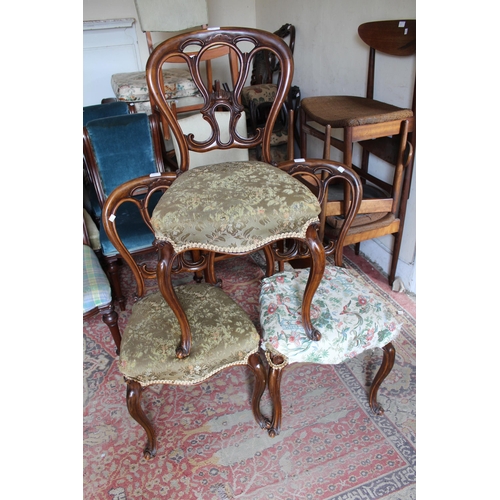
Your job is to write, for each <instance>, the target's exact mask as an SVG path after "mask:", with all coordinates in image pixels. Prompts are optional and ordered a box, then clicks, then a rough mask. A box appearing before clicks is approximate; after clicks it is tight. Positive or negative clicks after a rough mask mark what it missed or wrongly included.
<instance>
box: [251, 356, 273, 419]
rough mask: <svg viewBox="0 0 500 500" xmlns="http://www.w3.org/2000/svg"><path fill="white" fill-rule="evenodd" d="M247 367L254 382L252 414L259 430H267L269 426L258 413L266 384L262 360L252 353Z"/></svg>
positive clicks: (259, 412)
mask: <svg viewBox="0 0 500 500" xmlns="http://www.w3.org/2000/svg"><path fill="white" fill-rule="evenodd" d="M248 365H249V366H250V368H251V369H252V371H253V374H254V377H255V382H254V388H253V394H252V412H253V416H254V418H255V420H256V421H257V423H258V424H259V425H260V428H261V429H267V428H268V427H269V425H270V422H269V420H268V419H266V418H264V416H263V415H262V413H261V411H260V401H261V399H262V394H264V390H265V389H266V384H267V373H266V369H265V368H264V364H263V363H262V358H261V357H260V355H259V354H258V353H256V352H255V353H253V354H251V355H250V357H249V358H248Z"/></svg>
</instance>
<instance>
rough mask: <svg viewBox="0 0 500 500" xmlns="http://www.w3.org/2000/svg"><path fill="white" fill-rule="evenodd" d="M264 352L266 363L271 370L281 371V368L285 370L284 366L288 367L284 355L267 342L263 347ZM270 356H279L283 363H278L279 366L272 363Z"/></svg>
mask: <svg viewBox="0 0 500 500" xmlns="http://www.w3.org/2000/svg"><path fill="white" fill-rule="evenodd" d="M264 352H265V354H266V359H267V362H268V363H269V366H270V367H271V368H274V369H276V370H283V368H285V366H287V365H288V358H287V357H286V356H285V355H284V354H281V352H279V351H277V350H276V349H275V348H274V347H273V346H272V345H271V344H270V343H269V342H266V344H265V346H264ZM272 355H275V356H281V357H282V358H283V362H282V363H280V364H279V365H278V364H276V363H273V361H272V359H271V356H272Z"/></svg>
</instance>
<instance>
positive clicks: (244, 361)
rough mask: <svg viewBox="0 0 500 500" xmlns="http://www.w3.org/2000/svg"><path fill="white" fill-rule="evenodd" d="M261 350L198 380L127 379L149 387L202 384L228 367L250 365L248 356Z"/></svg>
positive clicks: (249, 354) (257, 349) (251, 352)
mask: <svg viewBox="0 0 500 500" xmlns="http://www.w3.org/2000/svg"><path fill="white" fill-rule="evenodd" d="M258 351H259V348H258V347H257V348H256V349H254V350H253V351H250V352H249V353H248V354H247V355H246V356H245V358H244V359H242V360H241V361H235V362H234V363H228V364H226V365H224V366H221V367H219V368H217V369H215V370H213V371H211V372H210V373H209V374H208V375H205V376H204V377H202V378H200V379H197V380H192V381H190V382H188V381H184V380H148V381H146V382H144V381H143V380H139V379H138V378H136V377H125V380H134V381H136V382H138V383H139V384H141V387H148V386H150V385H155V384H166V385H185V386H187V385H197V384H201V383H202V382H205V380H208V379H209V378H210V377H212V376H214V375H215V374H216V373H218V372H220V371H222V370H225V369H226V368H230V367H231V366H239V365H248V358H249V357H250V356H251V355H252V354H255V353H256V352H258Z"/></svg>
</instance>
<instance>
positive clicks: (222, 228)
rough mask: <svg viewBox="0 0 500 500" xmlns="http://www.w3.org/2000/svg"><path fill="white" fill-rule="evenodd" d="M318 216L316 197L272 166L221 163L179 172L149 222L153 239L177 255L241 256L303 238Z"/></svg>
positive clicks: (259, 163) (256, 163) (295, 180)
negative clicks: (208, 252)
mask: <svg viewBox="0 0 500 500" xmlns="http://www.w3.org/2000/svg"><path fill="white" fill-rule="evenodd" d="M187 193H190V195H189V196H187ZM320 211H321V208H320V205H319V202H318V200H317V198H316V196H315V195H314V194H313V193H312V192H311V191H310V190H309V189H308V188H307V187H305V186H304V185H303V184H302V183H301V182H300V181H298V180H297V179H295V178H294V177H292V176H290V175H288V174H287V173H286V172H283V171H282V170H280V169H278V168H277V167H273V166H272V165H269V164H268V163H264V162H259V161H248V162H227V163H218V164H215V165H208V166H200V167H197V168H195V169H193V170H188V171H187V172H184V173H182V174H181V175H180V176H179V177H178V178H177V179H176V180H175V181H174V182H173V184H172V186H171V187H170V189H168V190H167V191H166V192H165V194H164V195H163V196H162V198H161V199H160V201H159V202H158V204H157V205H156V207H155V209H154V211H153V215H152V218H151V223H152V225H153V228H154V230H155V235H156V238H157V239H158V240H162V241H168V242H169V243H171V244H172V246H173V248H174V250H175V251H176V252H177V253H180V252H183V251H184V250H187V249H190V248H198V249H206V250H211V251H215V252H223V253H245V252H250V251H252V250H255V249H257V248H259V247H262V246H263V245H266V244H268V243H271V242H274V241H277V240H279V239H283V238H304V237H305V234H306V230H307V228H308V227H309V226H310V225H311V224H312V223H313V222H315V221H317V220H319V219H318V215H319V213H320Z"/></svg>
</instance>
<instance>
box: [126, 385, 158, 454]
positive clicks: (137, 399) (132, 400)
mask: <svg viewBox="0 0 500 500" xmlns="http://www.w3.org/2000/svg"><path fill="white" fill-rule="evenodd" d="M126 380H127V379H126ZM143 390H144V389H143V388H142V386H141V384H139V382H136V381H135V380H127V408H128V412H129V413H130V416H131V417H132V418H133V419H134V420H135V421H136V422H137V423H139V424H140V425H141V426H142V428H143V429H144V430H145V431H146V435H147V437H148V443H147V445H146V448H144V458H145V459H146V460H149V459H151V458H153V457H154V456H155V455H156V434H155V431H154V429H153V426H152V424H151V422H150V421H149V419H148V418H147V417H146V414H145V413H144V411H143V409H142V407H141V397H142V391H143Z"/></svg>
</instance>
